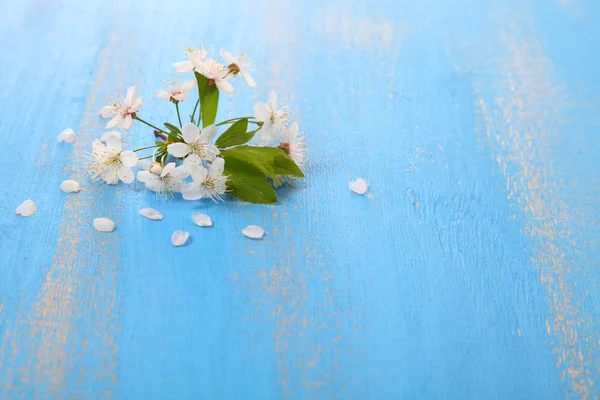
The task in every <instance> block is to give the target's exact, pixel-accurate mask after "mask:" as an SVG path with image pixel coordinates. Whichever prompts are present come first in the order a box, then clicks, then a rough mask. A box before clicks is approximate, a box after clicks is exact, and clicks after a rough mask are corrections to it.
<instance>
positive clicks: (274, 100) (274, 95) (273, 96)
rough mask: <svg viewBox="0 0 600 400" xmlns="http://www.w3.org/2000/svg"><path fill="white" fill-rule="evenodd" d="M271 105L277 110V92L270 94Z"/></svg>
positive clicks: (272, 108)
mask: <svg viewBox="0 0 600 400" xmlns="http://www.w3.org/2000/svg"><path fill="white" fill-rule="evenodd" d="M269 107H270V108H271V110H277V93H275V92H271V93H270V94H269Z"/></svg>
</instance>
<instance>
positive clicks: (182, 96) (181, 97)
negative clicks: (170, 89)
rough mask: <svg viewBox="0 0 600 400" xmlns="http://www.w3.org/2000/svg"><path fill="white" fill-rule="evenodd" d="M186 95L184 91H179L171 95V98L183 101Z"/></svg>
mask: <svg viewBox="0 0 600 400" xmlns="http://www.w3.org/2000/svg"><path fill="white" fill-rule="evenodd" d="M187 97H188V94H187V93H186V92H181V93H179V94H176V95H175V96H173V98H174V99H175V100H177V101H184V100H185V99H187Z"/></svg>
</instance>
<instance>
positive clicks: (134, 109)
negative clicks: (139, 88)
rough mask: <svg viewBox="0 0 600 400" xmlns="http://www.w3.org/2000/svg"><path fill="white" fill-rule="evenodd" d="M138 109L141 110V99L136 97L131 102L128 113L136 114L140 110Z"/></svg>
mask: <svg viewBox="0 0 600 400" xmlns="http://www.w3.org/2000/svg"><path fill="white" fill-rule="evenodd" d="M140 108H142V98H141V97H137V98H136V99H135V100H134V101H133V104H132V105H131V108H130V109H129V112H138V111H139V110H140Z"/></svg>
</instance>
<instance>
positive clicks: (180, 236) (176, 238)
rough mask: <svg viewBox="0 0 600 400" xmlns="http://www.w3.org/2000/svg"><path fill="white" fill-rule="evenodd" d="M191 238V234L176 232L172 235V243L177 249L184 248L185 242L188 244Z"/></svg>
mask: <svg viewBox="0 0 600 400" xmlns="http://www.w3.org/2000/svg"><path fill="white" fill-rule="evenodd" d="M189 237H190V233H189V232H184V231H180V230H176V231H175V232H173V235H171V243H173V246H176V247H179V246H183V245H184V244H185V242H187V240H188V238H189Z"/></svg>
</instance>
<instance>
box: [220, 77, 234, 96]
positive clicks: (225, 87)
mask: <svg viewBox="0 0 600 400" xmlns="http://www.w3.org/2000/svg"><path fill="white" fill-rule="evenodd" d="M216 84H217V87H218V88H219V90H221V91H223V92H225V93H227V94H233V93H234V92H235V88H234V87H233V85H232V84H231V83H229V82H228V81H226V80H225V79H219V80H218V81H217V82H216Z"/></svg>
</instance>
